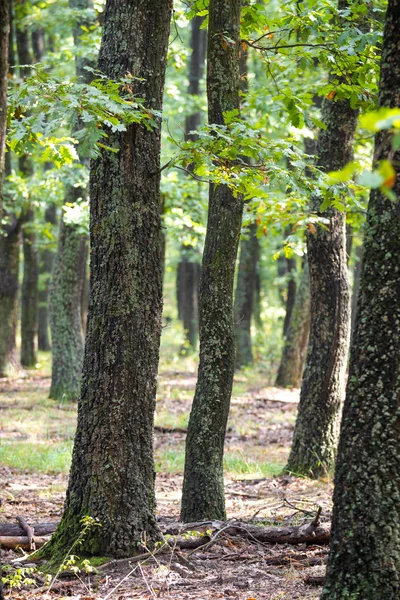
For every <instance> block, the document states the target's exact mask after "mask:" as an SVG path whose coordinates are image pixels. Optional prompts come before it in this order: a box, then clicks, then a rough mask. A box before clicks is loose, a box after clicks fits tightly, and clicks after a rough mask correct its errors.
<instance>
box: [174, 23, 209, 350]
mask: <svg viewBox="0 0 400 600" xmlns="http://www.w3.org/2000/svg"><path fill="white" fill-rule="evenodd" d="M202 22H203V17H198V16H196V17H194V18H193V19H192V23H191V27H192V29H191V40H190V47H191V50H192V54H191V56H190V65H189V85H188V91H187V93H188V95H189V96H198V95H199V94H200V81H201V79H202V77H203V71H204V61H205V50H206V31H205V30H204V29H200V26H201V24H202ZM200 122H201V113H200V111H199V110H197V111H196V112H194V113H193V114H191V115H189V116H188V117H186V121H185V137H186V139H192V140H195V139H196V138H197V136H196V134H193V133H190V132H192V131H196V129H197V128H198V127H199V126H200ZM189 168H190V167H189ZM199 260H200V259H199V256H198V250H197V249H195V248H193V247H192V246H189V247H188V246H184V245H183V246H182V247H181V258H180V261H179V264H178V269H177V278H176V285H177V300H178V315H179V318H180V319H181V321H182V325H183V330H184V334H185V341H186V345H189V348H191V349H192V350H193V349H194V348H195V347H196V345H197V338H198V328H199V324H198V289H199V277H200V263H199Z"/></svg>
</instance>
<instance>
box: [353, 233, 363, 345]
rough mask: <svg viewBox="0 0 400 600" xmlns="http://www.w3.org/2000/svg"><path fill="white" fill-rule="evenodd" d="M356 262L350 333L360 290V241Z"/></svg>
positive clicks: (361, 256) (361, 258) (361, 257)
mask: <svg viewBox="0 0 400 600" xmlns="http://www.w3.org/2000/svg"><path fill="white" fill-rule="evenodd" d="M355 259H356V264H355V265H354V273H353V290H352V294H351V334H353V332H354V327H355V323H356V316H357V301H358V295H359V292H360V279H361V267H362V261H363V245H362V243H361V244H360V245H359V246H357V247H356V250H355Z"/></svg>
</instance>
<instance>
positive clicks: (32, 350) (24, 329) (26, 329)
mask: <svg viewBox="0 0 400 600" xmlns="http://www.w3.org/2000/svg"><path fill="white" fill-rule="evenodd" d="M15 37H16V42H17V52H18V62H19V65H20V67H19V71H20V76H21V77H22V78H26V77H28V76H29V75H30V69H29V67H27V66H26V65H30V64H32V62H33V61H32V55H31V52H30V36H29V35H28V30H27V29H26V28H25V27H17V29H16V36H15ZM19 170H20V171H21V173H22V174H23V175H24V177H27V178H29V177H31V176H32V174H33V163H32V159H31V157H30V156H29V155H27V154H25V155H24V156H21V157H20V158H19ZM22 221H23V226H22V247H23V255H24V270H23V278H22V294H21V363H22V365H23V366H24V367H34V366H35V364H36V362H37V330H38V284H39V269H38V253H37V248H36V233H35V228H34V221H35V211H34V209H33V207H32V206H28V207H26V208H25V209H24V213H23V216H22Z"/></svg>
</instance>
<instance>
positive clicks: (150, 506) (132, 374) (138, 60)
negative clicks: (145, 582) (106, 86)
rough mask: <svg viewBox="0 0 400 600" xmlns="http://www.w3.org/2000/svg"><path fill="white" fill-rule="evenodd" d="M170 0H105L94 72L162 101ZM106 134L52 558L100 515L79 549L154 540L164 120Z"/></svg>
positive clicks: (96, 164)
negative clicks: (124, 80) (73, 423)
mask: <svg viewBox="0 0 400 600" xmlns="http://www.w3.org/2000/svg"><path fill="white" fill-rule="evenodd" d="M171 10H172V2H171V0H168V1H166V0H131V1H130V2H129V3H126V2H120V1H119V0H107V2H106V8H105V20H104V28H103V34H102V43H101V49H100V56H99V70H100V71H101V72H102V73H104V74H105V75H106V76H107V77H109V78H112V79H118V78H121V77H124V76H125V75H126V74H127V73H131V74H132V75H133V76H134V77H137V78H138V79H133V80H132V85H133V86H134V93H135V95H136V96H138V97H141V98H144V102H145V105H146V107H147V108H148V109H149V110H155V111H160V110H161V109H162V95H163V88H164V77H165V66H166V59H167V46H168V35H169V23H170V16H171ZM107 133H108V140H107V144H108V145H109V146H111V147H113V148H114V149H115V150H116V151H117V152H115V153H114V152H110V151H107V150H103V151H102V152H101V154H100V156H99V157H98V158H97V159H96V160H94V161H93V162H92V165H91V175H90V207H91V216H90V238H91V267H90V299H89V310H88V323H87V337H86V346H85V357H84V366H83V377H82V386H81V393H80V398H79V403H78V425H77V431H76V436H75V442H74V450H73V457H72V466H71V472H70V478H69V484H68V490H67V497H66V504H65V510H64V514H63V517H62V520H61V523H60V526H59V528H58V529H57V532H56V534H55V536H54V541H53V538H52V540H51V542H50V545H49V547H48V549H47V553H49V554H54V555H55V556H60V549H66V550H68V548H69V546H70V544H71V539H74V538H75V536H76V535H77V534H79V531H80V529H81V525H80V520H81V518H82V517H84V516H85V515H89V516H91V517H93V518H97V519H98V520H99V522H100V523H101V525H102V527H101V528H100V527H93V528H92V529H91V530H90V531H89V532H88V534H87V536H86V537H85V540H84V542H83V546H82V548H81V551H82V552H86V553H88V554H98V555H108V556H110V555H111V556H115V557H126V556H130V555H132V554H134V553H135V551H137V550H138V548H139V546H140V544H141V539H142V536H143V535H146V537H147V543H151V541H152V540H153V541H154V540H156V539H158V536H159V531H158V526H157V521H156V516H155V492H154V477H155V473H154V462H153V423H154V408H155V394H156V381H157V369H158V357H159V343H160V333H161V312H162V229H161V220H160V190H159V186H160V140H161V133H160V119H159V118H157V127H153V128H151V129H147V128H146V127H145V126H144V125H142V124H140V123H135V124H131V125H129V126H128V127H127V130H126V131H125V132H110V131H107Z"/></svg>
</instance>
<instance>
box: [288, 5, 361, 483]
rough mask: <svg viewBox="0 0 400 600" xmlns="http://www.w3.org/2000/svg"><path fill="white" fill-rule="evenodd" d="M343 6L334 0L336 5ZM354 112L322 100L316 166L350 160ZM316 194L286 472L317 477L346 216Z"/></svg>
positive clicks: (339, 350) (342, 362)
mask: <svg viewBox="0 0 400 600" xmlns="http://www.w3.org/2000/svg"><path fill="white" fill-rule="evenodd" d="M346 5H347V3H346V1H345V0H340V1H339V8H340V9H343V8H345V7H346ZM357 116H358V111H357V110H356V109H352V108H351V106H350V102H349V101H348V100H339V101H337V102H335V101H329V100H327V99H325V101H324V104H323V107H322V118H323V121H324V123H325V125H326V129H322V130H321V131H320V133H319V136H318V142H317V152H316V154H317V156H318V160H317V165H318V166H319V167H320V168H321V169H324V170H326V171H336V170H340V169H341V168H343V167H344V166H345V165H346V164H347V163H348V162H350V160H351V158H352V155H353V141H354V134H355V130H356V126H357ZM320 202H321V200H320V198H319V197H318V198H316V197H312V198H311V209H312V210H313V211H314V212H317V213H318V214H320V215H321V216H324V217H325V218H327V219H328V220H329V225H328V228H327V229H323V228H322V227H320V226H319V227H317V231H316V232H315V234H312V233H310V232H308V234H307V251H308V264H309V270H310V295H311V324H310V338H309V348H308V353H307V359H306V365H305V369H304V374H303V381H302V387H301V394H300V404H299V411H298V415H297V420H296V426H295V431H294V437H293V443H292V448H291V452H290V456H289V460H288V464H287V467H286V468H287V470H289V471H292V472H294V473H302V474H306V475H310V476H313V477H318V476H319V475H321V474H324V473H326V472H327V471H329V470H330V469H332V468H333V466H334V462H335V457H336V448H337V441H338V434H339V422H340V416H341V410H342V402H343V395H344V377H345V372H346V362H347V353H348V343H349V319H350V294H349V283H348V275H347V257H346V233H345V214H344V213H343V212H339V211H338V210H336V209H334V208H330V209H328V210H327V211H325V212H324V213H321V211H320V209H319V205H320Z"/></svg>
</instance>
